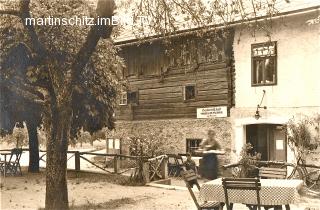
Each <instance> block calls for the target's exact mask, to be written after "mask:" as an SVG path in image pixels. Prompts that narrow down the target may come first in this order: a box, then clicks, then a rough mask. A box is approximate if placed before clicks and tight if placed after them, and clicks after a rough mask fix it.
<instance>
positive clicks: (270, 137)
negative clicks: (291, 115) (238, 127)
mask: <svg viewBox="0 0 320 210" xmlns="http://www.w3.org/2000/svg"><path fill="white" fill-rule="evenodd" d="M286 141H287V140H286V135H285V130H284V129H283V126H282V125H280V124H250V125H246V142H247V143H251V145H252V146H253V151H254V152H259V153H261V160H265V161H268V160H271V161H286V157H287V142H286Z"/></svg>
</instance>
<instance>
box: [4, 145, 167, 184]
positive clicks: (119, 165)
mask: <svg viewBox="0 0 320 210" xmlns="http://www.w3.org/2000/svg"><path fill="white" fill-rule="evenodd" d="M22 150H23V151H29V149H28V148H23V149H22ZM0 151H6V152H10V151H11V150H0ZM39 152H41V153H44V154H42V155H40V156H39V161H43V162H46V158H45V157H46V155H47V154H46V152H47V151H46V150H40V151H39ZM67 154H71V156H69V157H68V161H70V160H71V159H72V158H74V170H75V171H76V172H80V171H81V170H82V169H81V160H83V161H86V162H88V163H89V164H90V165H93V166H95V167H96V168H98V169H100V170H102V171H104V172H106V173H114V174H124V173H126V172H131V173H133V172H134V170H136V169H137V168H138V161H141V158H142V161H143V164H144V165H143V169H144V176H145V177H146V181H147V182H149V181H153V180H158V179H166V178H167V177H168V169H167V163H168V157H167V155H160V156H158V157H153V158H149V157H140V156H130V155H121V154H107V153H97V152H80V151H67ZM88 156H94V157H103V160H104V161H101V164H98V163H97V161H93V160H92V159H91V158H88Z"/></svg>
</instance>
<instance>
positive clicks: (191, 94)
mask: <svg viewBox="0 0 320 210" xmlns="http://www.w3.org/2000/svg"><path fill="white" fill-rule="evenodd" d="M195 98H196V85H195V84H189V85H185V86H184V87H183V99H184V100H185V101H188V100H192V99H195Z"/></svg>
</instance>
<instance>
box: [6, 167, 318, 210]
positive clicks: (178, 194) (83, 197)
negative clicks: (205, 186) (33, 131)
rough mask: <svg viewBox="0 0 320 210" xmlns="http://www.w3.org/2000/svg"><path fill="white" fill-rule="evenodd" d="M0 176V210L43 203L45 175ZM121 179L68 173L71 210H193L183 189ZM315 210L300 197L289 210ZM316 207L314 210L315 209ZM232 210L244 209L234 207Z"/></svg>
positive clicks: (313, 201)
mask: <svg viewBox="0 0 320 210" xmlns="http://www.w3.org/2000/svg"><path fill="white" fill-rule="evenodd" d="M23 172H24V174H23V176H21V177H20V176H16V177H5V178H3V177H1V203H0V204H1V205H0V209H3V210H5V209H8V210H9V209H19V210H20V209H40V208H44V202H45V174H44V172H41V173H39V174H31V173H27V172H25V171H23ZM125 180H126V179H125V178H123V177H120V179H119V176H115V175H101V174H87V173H83V174H80V175H79V176H78V177H77V176H76V175H75V173H73V172H69V174H68V191H69V202H70V204H69V205H70V207H71V209H77V210H79V209H122V210H124V209H138V210H140V209H141V210H142V209H159V210H160V209H177V210H178V209H196V208H195V205H194V203H193V201H192V199H191V197H190V195H189V192H188V191H187V190H186V189H185V190H183V189H182V190H181V189H180V190H169V189H163V188H156V187H150V186H123V185H120V184H115V183H123V182H125ZM308 207H314V209H313V210H319V207H320V199H307V198H305V197H302V198H301V202H299V204H298V205H292V208H291V209H292V210H311V209H308ZM317 208H318V209H317ZM234 209H235V210H244V209H246V208H245V207H244V206H242V205H240V204H239V205H235V206H234Z"/></svg>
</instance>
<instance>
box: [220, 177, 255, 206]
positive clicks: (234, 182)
mask: <svg viewBox="0 0 320 210" xmlns="http://www.w3.org/2000/svg"><path fill="white" fill-rule="evenodd" d="M222 186H223V190H224V195H225V203H226V206H227V210H231V209H232V204H231V203H230V202H229V194H228V190H231V189H233V190H237V189H238V190H253V191H256V197H257V205H248V204H246V205H247V207H248V208H249V209H251V210H255V209H257V208H258V209H259V210H261V204H260V190H261V183H260V179H258V178H222Z"/></svg>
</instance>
